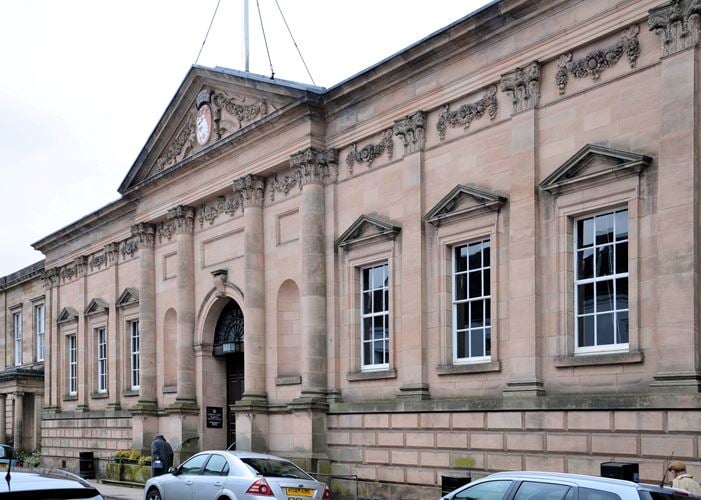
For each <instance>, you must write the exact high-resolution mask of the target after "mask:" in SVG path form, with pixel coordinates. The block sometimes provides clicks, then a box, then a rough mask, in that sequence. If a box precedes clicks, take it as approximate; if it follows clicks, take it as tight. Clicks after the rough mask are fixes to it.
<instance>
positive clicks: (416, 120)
mask: <svg viewBox="0 0 701 500" xmlns="http://www.w3.org/2000/svg"><path fill="white" fill-rule="evenodd" d="M425 129H426V112H425V111H417V112H416V113H414V114H413V115H406V116H405V117H404V118H401V119H399V120H397V121H395V122H394V129H393V130H394V135H396V136H399V137H401V139H402V141H403V142H404V156H406V155H408V154H411V153H416V152H417V151H422V150H423V149H424V146H425V145H426V130H425Z"/></svg>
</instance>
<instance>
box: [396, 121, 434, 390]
mask: <svg viewBox="0 0 701 500" xmlns="http://www.w3.org/2000/svg"><path fill="white" fill-rule="evenodd" d="M425 127H426V113H425V112H423V111H418V112H416V113H414V114H413V115H410V116H406V117H404V118H402V119H401V120H397V121H396V122H395V123H394V128H393V130H394V134H395V135H396V136H398V137H399V138H400V139H401V140H402V143H403V145H404V160H403V162H402V167H403V168H402V184H401V189H402V193H403V216H402V245H401V247H402V253H401V267H402V277H401V280H397V278H398V276H395V277H390V280H392V281H394V282H396V283H399V282H400V281H401V287H402V292H401V298H402V304H401V310H402V316H401V327H400V332H401V335H396V333H397V332H396V331H395V332H391V333H390V335H391V336H392V337H393V343H392V345H393V346H394V349H395V350H396V357H395V356H392V354H391V353H390V359H392V358H394V359H401V365H402V370H401V371H400V376H401V385H400V386H399V395H398V397H399V398H401V399H429V398H430V394H429V388H428V382H427V380H426V366H425V363H424V359H425V357H424V348H425V345H426V343H425V338H424V335H425V331H426V328H425V326H426V325H425V317H424V314H423V312H424V310H425V307H424V302H425V301H424V293H425V290H426V286H425V280H424V265H423V264H424V258H425V257H424V249H425V241H424V220H423V215H424V206H423V170H424V146H425V144H426V134H425ZM395 280H396V281H395ZM395 314H396V311H392V310H390V315H391V316H393V315H395ZM397 324H399V323H397Z"/></svg>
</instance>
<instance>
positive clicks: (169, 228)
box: [156, 221, 175, 243]
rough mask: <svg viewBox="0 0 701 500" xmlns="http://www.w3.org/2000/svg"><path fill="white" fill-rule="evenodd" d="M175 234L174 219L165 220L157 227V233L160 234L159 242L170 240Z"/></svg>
mask: <svg viewBox="0 0 701 500" xmlns="http://www.w3.org/2000/svg"><path fill="white" fill-rule="evenodd" d="M174 234H175V223H174V222H172V221H165V222H161V223H160V224H158V227H156V235H157V236H158V243H163V240H164V239H165V240H168V241H170V240H171V239H173V235H174Z"/></svg>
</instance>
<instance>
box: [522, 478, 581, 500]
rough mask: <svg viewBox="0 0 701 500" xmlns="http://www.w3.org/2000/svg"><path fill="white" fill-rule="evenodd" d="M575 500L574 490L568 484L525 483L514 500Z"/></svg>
mask: <svg viewBox="0 0 701 500" xmlns="http://www.w3.org/2000/svg"><path fill="white" fill-rule="evenodd" d="M571 498H574V488H572V487H570V486H568V485H566V484H554V483H536V482H531V481H524V482H523V483H521V486H519V488H518V491H517V492H516V496H515V497H514V500H569V499H571Z"/></svg>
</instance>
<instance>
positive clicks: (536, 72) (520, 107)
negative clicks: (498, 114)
mask: <svg viewBox="0 0 701 500" xmlns="http://www.w3.org/2000/svg"><path fill="white" fill-rule="evenodd" d="M501 91H502V92H506V93H508V94H509V95H510V96H511V103H512V104H513V112H514V113H518V112H520V111H525V110H527V109H532V108H534V107H535V106H537V105H538V100H539V99H540V63H539V62H538V61H533V62H532V63H530V64H529V65H528V66H525V67H520V68H516V69H515V70H514V71H512V72H511V73H506V74H505V75H501Z"/></svg>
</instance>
